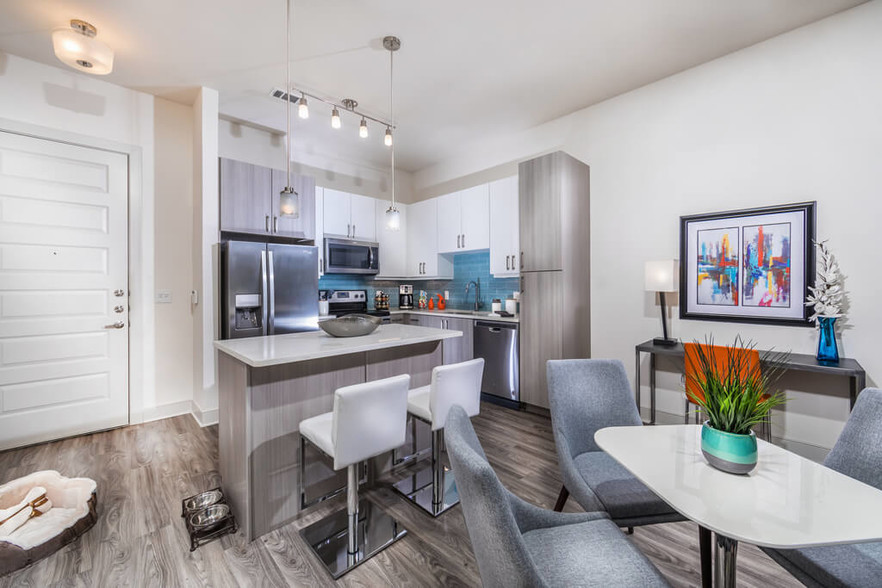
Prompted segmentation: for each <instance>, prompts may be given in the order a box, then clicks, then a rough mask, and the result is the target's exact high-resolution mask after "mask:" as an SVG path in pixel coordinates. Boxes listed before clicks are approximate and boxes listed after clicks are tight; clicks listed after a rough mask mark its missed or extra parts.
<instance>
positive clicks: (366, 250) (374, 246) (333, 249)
mask: <svg viewBox="0 0 882 588" xmlns="http://www.w3.org/2000/svg"><path fill="white" fill-rule="evenodd" d="M325 273H326V274H378V273H380V245H379V244H378V243H370V242H367V241H350V240H349V239H325Z"/></svg>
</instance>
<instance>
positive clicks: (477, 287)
mask: <svg viewBox="0 0 882 588" xmlns="http://www.w3.org/2000/svg"><path fill="white" fill-rule="evenodd" d="M472 284H474V285H475V312H477V311H478V309H480V308H481V278H478V281H477V282H475V281H474V280H472V281H471V282H469V283H468V284H466V291H465V295H466V296H468V295H469V287H471V285H472Z"/></svg>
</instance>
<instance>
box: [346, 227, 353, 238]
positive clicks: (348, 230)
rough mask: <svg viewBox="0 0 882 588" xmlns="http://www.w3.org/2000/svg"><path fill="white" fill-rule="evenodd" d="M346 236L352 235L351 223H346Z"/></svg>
mask: <svg viewBox="0 0 882 588" xmlns="http://www.w3.org/2000/svg"><path fill="white" fill-rule="evenodd" d="M346 236H347V237H351V236H352V225H346Z"/></svg>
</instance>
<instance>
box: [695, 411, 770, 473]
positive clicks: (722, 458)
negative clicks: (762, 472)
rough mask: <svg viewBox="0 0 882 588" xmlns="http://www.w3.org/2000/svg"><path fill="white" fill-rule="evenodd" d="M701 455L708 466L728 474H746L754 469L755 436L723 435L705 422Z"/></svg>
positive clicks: (702, 429)
mask: <svg viewBox="0 0 882 588" xmlns="http://www.w3.org/2000/svg"><path fill="white" fill-rule="evenodd" d="M701 453H702V455H704V458H705V459H706V460H707V462H708V463H709V464H711V465H712V466H714V467H715V468H717V469H718V470H722V471H724V472H728V473H730V474H748V473H750V472H751V471H752V470H753V468H755V467H756V458H757V455H756V435H755V434H754V433H753V431H751V432H750V434H749V435H736V434H735V433H725V432H723V431H718V430H716V429H714V428H713V427H711V426H710V425H709V424H708V423H707V421H705V422H704V426H703V427H702V428H701Z"/></svg>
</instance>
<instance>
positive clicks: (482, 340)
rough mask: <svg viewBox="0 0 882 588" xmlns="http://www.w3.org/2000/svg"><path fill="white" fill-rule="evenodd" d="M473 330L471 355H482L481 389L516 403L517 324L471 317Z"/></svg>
mask: <svg viewBox="0 0 882 588" xmlns="http://www.w3.org/2000/svg"><path fill="white" fill-rule="evenodd" d="M474 334H475V357H483V358H484V381H483V383H482V385H481V392H483V393H484V394H489V395H491V397H497V398H500V399H502V400H506V401H508V402H518V403H519V402H520V398H521V393H520V385H519V381H518V378H519V376H518V324H517V323H501V322H490V321H475V333H474ZM491 399H492V398H491Z"/></svg>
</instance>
